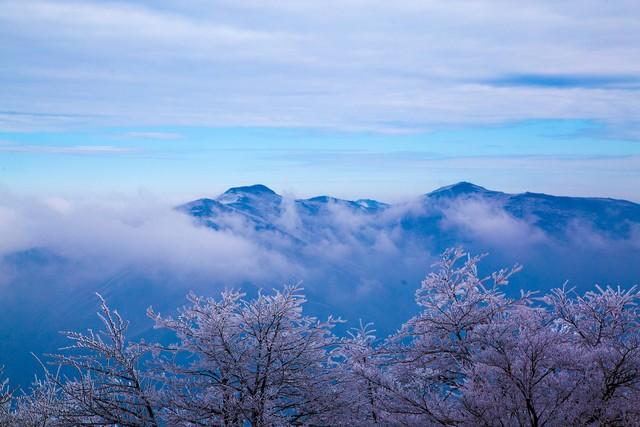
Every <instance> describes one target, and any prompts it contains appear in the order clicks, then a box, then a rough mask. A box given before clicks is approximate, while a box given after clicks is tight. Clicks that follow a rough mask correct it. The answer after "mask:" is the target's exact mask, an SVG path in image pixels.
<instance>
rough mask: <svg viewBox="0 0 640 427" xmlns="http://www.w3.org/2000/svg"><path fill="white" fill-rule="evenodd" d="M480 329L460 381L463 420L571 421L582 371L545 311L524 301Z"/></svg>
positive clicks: (478, 422)
mask: <svg viewBox="0 0 640 427" xmlns="http://www.w3.org/2000/svg"><path fill="white" fill-rule="evenodd" d="M478 329H479V330H477V331H476V333H477V336H478V343H479V345H478V347H477V348H476V349H475V352H474V354H473V356H472V358H473V360H472V363H470V364H468V365H467V366H466V367H465V377H466V381H465V382H464V383H463V384H462V385H461V387H460V400H461V403H462V412H463V417H462V419H463V424H468V425H505V426H509V425H520V426H543V425H547V426H553V425H556V426H559V425H575V423H574V421H575V420H574V417H573V416H572V415H571V413H572V411H573V409H574V407H575V392H576V389H577V388H578V387H579V386H580V385H581V376H580V375H579V374H578V365H577V364H576V361H575V359H574V358H573V352H572V351H571V350H572V348H571V343H570V340H569V337H568V335H567V334H566V333H565V332H564V331H562V330H558V328H557V327H556V326H555V325H554V319H553V317H552V316H550V315H549V313H547V312H546V311H545V310H543V309H540V308H532V307H526V306H522V307H518V308H517V309H516V310H510V311H508V312H504V313H502V314H501V315H500V316H498V317H496V318H494V319H493V320H492V322H490V323H488V324H485V325H482V326H481V327H479V328H478Z"/></svg>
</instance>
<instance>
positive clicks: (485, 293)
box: [383, 248, 529, 425]
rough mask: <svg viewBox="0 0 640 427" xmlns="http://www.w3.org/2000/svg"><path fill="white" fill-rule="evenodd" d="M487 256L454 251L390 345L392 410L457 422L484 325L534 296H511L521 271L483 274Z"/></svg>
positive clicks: (424, 286) (410, 417)
mask: <svg viewBox="0 0 640 427" xmlns="http://www.w3.org/2000/svg"><path fill="white" fill-rule="evenodd" d="M481 258H482V257H481V256H476V257H472V256H470V255H469V254H467V253H466V252H464V251H463V250H462V249H460V248H456V249H449V250H447V251H445V252H444V253H443V254H442V257H441V259H440V261H439V262H438V263H437V264H436V266H438V267H439V269H438V271H436V272H432V273H430V274H429V275H428V276H427V277H426V279H425V280H424V281H423V282H422V286H421V287H420V289H418V291H417V292H416V302H417V304H418V306H419V307H420V308H421V311H420V313H419V314H418V315H416V316H415V317H413V318H412V319H410V320H409V321H408V322H407V323H405V324H404V325H403V326H402V328H401V329H400V331H399V332H398V333H397V334H395V335H394V336H392V337H391V338H390V340H389V342H388V343H387V348H386V349H384V350H383V351H386V352H387V353H388V354H389V355H390V357H391V361H392V363H390V366H389V372H390V373H391V375H392V377H393V378H394V381H393V382H391V383H390V384H392V387H388V388H387V389H388V393H389V399H390V401H392V402H394V405H395V408H394V409H392V411H393V412H395V413H396V414H397V415H398V416H404V417H406V418H407V419H408V420H412V422H423V423H431V424H444V425H446V424H455V423H456V420H457V417H458V416H457V406H458V403H459V402H458V395H459V388H460V387H461V385H462V384H464V382H465V380H466V372H467V371H466V370H467V368H468V367H469V366H471V365H472V364H473V358H474V355H475V353H476V352H477V350H478V347H479V345H480V343H481V341H482V340H481V336H480V335H479V334H478V333H477V331H478V329H479V328H480V327H482V326H483V325H488V324H490V323H491V322H493V321H494V319H495V318H496V317H498V316H500V315H501V314H503V313H505V312H506V311H508V310H511V309H513V308H514V307H517V306H520V305H523V304H526V303H527V302H528V300H529V294H526V295H523V296H522V297H521V298H519V299H517V300H513V299H510V298H507V297H506V296H505V295H504V293H503V292H502V290H501V288H502V287H503V286H505V285H506V284H508V281H509V278H510V277H511V275H513V274H514V273H516V272H517V271H518V270H519V269H520V267H519V266H515V267H514V268H512V269H510V270H500V271H498V272H495V273H493V274H491V275H490V276H488V277H485V278H482V277H480V276H479V275H478V269H477V264H478V262H479V261H480V259H481Z"/></svg>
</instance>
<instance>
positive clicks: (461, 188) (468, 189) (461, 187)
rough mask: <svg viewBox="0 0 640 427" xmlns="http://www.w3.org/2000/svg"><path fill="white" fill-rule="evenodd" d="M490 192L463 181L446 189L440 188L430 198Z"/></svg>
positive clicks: (430, 194)
mask: <svg viewBox="0 0 640 427" xmlns="http://www.w3.org/2000/svg"><path fill="white" fill-rule="evenodd" d="M486 192H489V190H487V189H486V188H484V187H481V186H479V185H476V184H473V183H471V182H466V181H461V182H458V183H456V184H453V185H447V186H445V187H440V188H438V189H436V190H434V191H432V192H431V193H429V196H438V195H451V196H456V195H460V194H473V193H486Z"/></svg>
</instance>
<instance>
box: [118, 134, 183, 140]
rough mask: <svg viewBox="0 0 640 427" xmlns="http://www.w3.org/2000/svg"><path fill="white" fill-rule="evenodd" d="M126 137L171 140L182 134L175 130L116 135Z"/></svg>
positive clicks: (181, 136)
mask: <svg viewBox="0 0 640 427" xmlns="http://www.w3.org/2000/svg"><path fill="white" fill-rule="evenodd" d="M118 136H119V137H122V138H126V139H150V140H154V139H156V140H172V139H181V138H183V135H182V134H179V133H176V132H126V133H123V134H120V135H118Z"/></svg>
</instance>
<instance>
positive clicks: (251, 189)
mask: <svg viewBox="0 0 640 427" xmlns="http://www.w3.org/2000/svg"><path fill="white" fill-rule="evenodd" d="M239 193H242V194H272V195H275V194H276V192H275V191H273V190H272V189H270V188H269V187H267V186H266V185H262V184H255V185H247V186H244V187H232V188H230V189H228V190H227V191H225V192H224V194H239Z"/></svg>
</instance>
